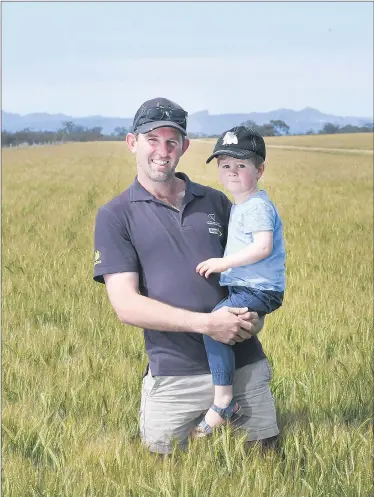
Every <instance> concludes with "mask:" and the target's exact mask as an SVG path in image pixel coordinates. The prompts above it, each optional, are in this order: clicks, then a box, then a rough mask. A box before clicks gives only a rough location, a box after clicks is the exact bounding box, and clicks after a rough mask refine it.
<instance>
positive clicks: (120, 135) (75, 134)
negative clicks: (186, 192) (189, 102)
mask: <svg viewBox="0 0 374 497" xmlns="http://www.w3.org/2000/svg"><path fill="white" fill-rule="evenodd" d="M241 124H242V125H244V126H248V127H250V128H252V129H254V130H255V131H257V132H258V133H260V135H262V136H279V135H289V134H290V127H289V126H288V125H287V124H286V123H285V122H284V121H282V120H279V119H277V120H271V121H270V122H269V123H265V124H263V125H259V124H256V123H255V122H254V121H245V122H243V123H241ZM131 131H132V128H129V129H127V128H125V127H123V126H118V127H116V128H115V129H114V131H113V133H111V134H104V133H103V128H102V127H100V126H95V127H93V128H85V127H84V126H80V125H78V124H74V123H73V122H72V121H63V122H62V128H61V129H59V130H57V131H33V130H30V129H28V128H26V129H23V130H21V131H15V132H10V131H2V132H1V145H2V147H16V146H20V145H24V144H26V145H44V144H48V143H50V144H53V143H65V142H91V141H118V140H123V139H124V138H125V136H126V134H127V133H129V132H131ZM372 132H373V123H368V124H365V125H364V126H353V125H351V124H348V125H346V126H342V127H340V126H338V125H336V124H333V123H326V124H325V125H324V127H323V128H322V129H321V130H320V131H318V132H315V131H313V130H312V129H310V130H309V131H307V132H306V133H305V134H306V135H314V134H337V133H372ZM295 134H300V133H295ZM188 136H189V137H190V138H218V136H220V134H206V133H188Z"/></svg>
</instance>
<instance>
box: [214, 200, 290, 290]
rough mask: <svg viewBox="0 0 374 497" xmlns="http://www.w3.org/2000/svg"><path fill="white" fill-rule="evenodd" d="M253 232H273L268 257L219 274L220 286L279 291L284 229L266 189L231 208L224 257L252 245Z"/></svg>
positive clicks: (283, 283)
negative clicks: (271, 248)
mask: <svg viewBox="0 0 374 497" xmlns="http://www.w3.org/2000/svg"><path fill="white" fill-rule="evenodd" d="M256 231H273V250H272V252H271V254H270V255H269V256H268V257H266V258H265V259H262V260H261V261H259V262H256V263H255V264H247V265H245V266H240V267H234V268H230V269H228V270H227V271H225V272H223V273H221V278H220V285H222V286H247V287H251V288H257V289H260V290H273V291H277V292H282V291H284V287H285V259H286V252H285V248H284V241H283V227H282V221H281V218H280V217H279V214H278V211H277V209H276V207H275V205H274V204H273V202H272V201H271V200H270V199H269V197H268V195H267V193H266V191H265V190H260V191H259V192H257V193H255V194H253V195H252V196H251V197H250V198H249V199H248V200H246V201H245V202H243V203H242V204H238V205H233V206H232V207H231V213H230V223H229V230H228V236H227V243H226V249H225V256H227V255H232V254H235V253H236V252H239V250H242V249H243V248H245V247H248V246H249V245H250V244H251V243H253V235H252V233H254V232H256Z"/></svg>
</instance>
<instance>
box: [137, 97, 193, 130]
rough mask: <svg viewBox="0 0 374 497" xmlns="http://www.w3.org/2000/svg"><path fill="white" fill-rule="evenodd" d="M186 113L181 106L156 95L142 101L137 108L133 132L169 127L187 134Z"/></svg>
mask: <svg viewBox="0 0 374 497" xmlns="http://www.w3.org/2000/svg"><path fill="white" fill-rule="evenodd" d="M187 116H188V113H187V112H186V111H185V110H184V109H182V107H181V106H180V105H178V104H176V103H175V102H172V101H171V100H168V99H167V98H162V97H157V98H152V100H147V101H146V102H144V103H143V104H142V105H141V106H140V108H139V109H138V110H137V112H136V114H135V117H134V121H133V129H134V133H148V132H149V131H152V130H153V129H156V128H163V127H168V128H169V127H170V128H175V129H177V130H178V131H180V132H181V133H182V134H183V135H186V134H187V131H186V128H187Z"/></svg>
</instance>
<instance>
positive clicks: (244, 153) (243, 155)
mask: <svg viewBox="0 0 374 497" xmlns="http://www.w3.org/2000/svg"><path fill="white" fill-rule="evenodd" d="M253 154H254V152H250V151H248V150H227V149H226V150H216V151H215V152H214V154H212V155H211V156H210V157H209V158H208V159H207V161H206V164H209V162H210V161H211V160H212V159H214V157H218V156H219V155H228V156H229V157H234V158H235V159H250V158H251V157H252V156H253Z"/></svg>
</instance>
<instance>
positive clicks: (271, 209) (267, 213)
mask: <svg viewBox="0 0 374 497" xmlns="http://www.w3.org/2000/svg"><path fill="white" fill-rule="evenodd" d="M214 157H217V162H218V172H219V177H220V180H221V182H222V183H223V185H224V186H225V188H226V189H227V190H228V191H229V192H230V193H231V194H232V195H233V197H234V202H235V203H234V204H233V206H232V209H231V214H230V222H229V229H228V236H227V244H226V249H225V253H224V257H223V258H220V259H218V258H217V259H208V260H206V261H203V262H201V263H200V264H199V265H198V266H197V268H196V271H197V272H198V273H199V274H200V275H201V276H205V278H208V277H209V275H210V274H211V273H221V277H220V285H222V286H227V287H228V297H227V298H226V299H224V300H223V301H222V302H220V303H219V304H218V305H217V306H216V307H215V309H214V310H217V309H218V308H220V307H222V306H225V305H226V306H228V307H248V309H249V310H251V311H256V312H257V313H258V314H259V315H260V316H263V315H264V314H269V313H270V312H273V311H275V310H276V309H278V307H280V306H281V305H282V300H283V292H284V287H285V274H284V272H285V271H284V270H285V266H284V265H285V249H284V242H283V234H282V221H281V219H280V217H279V214H278V212H277V209H276V208H275V206H274V204H273V203H272V202H271V200H270V199H269V197H268V196H267V194H266V192H265V191H264V190H259V189H258V186H257V182H258V180H259V179H260V178H261V176H262V174H263V172H264V167H265V165H264V161H265V158H266V147H265V142H264V140H263V138H262V136H261V135H259V134H258V133H256V132H255V131H253V130H252V129H251V128H247V127H246V126H237V127H235V128H232V129H231V130H229V131H227V132H225V133H223V134H222V136H221V137H220V138H219V140H218V141H217V144H216V146H215V148H214V151H213V154H212V155H211V156H210V157H209V158H208V160H207V161H206V162H207V163H209V162H210V161H211V160H212V159H213V158H214ZM204 343H205V349H206V353H207V356H208V361H209V366H210V370H211V372H212V378H213V384H214V385H215V394H214V403H213V405H212V406H211V408H210V409H209V411H208V412H207V413H206V415H205V419H203V420H202V421H201V423H200V424H199V425H198V426H197V428H196V429H195V432H194V435H195V436H198V437H199V436H205V435H207V434H209V433H211V432H212V430H213V429H214V428H217V427H218V426H221V425H222V424H223V423H224V422H225V421H228V420H231V421H233V420H234V419H235V418H237V417H239V416H240V415H241V412H240V406H239V405H238V404H237V403H236V402H235V400H234V399H233V388H232V385H233V380H234V372H235V357H234V351H233V350H232V347H231V346H230V345H226V344H224V343H221V342H217V341H215V340H213V339H212V338H210V337H208V336H206V335H204Z"/></svg>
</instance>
